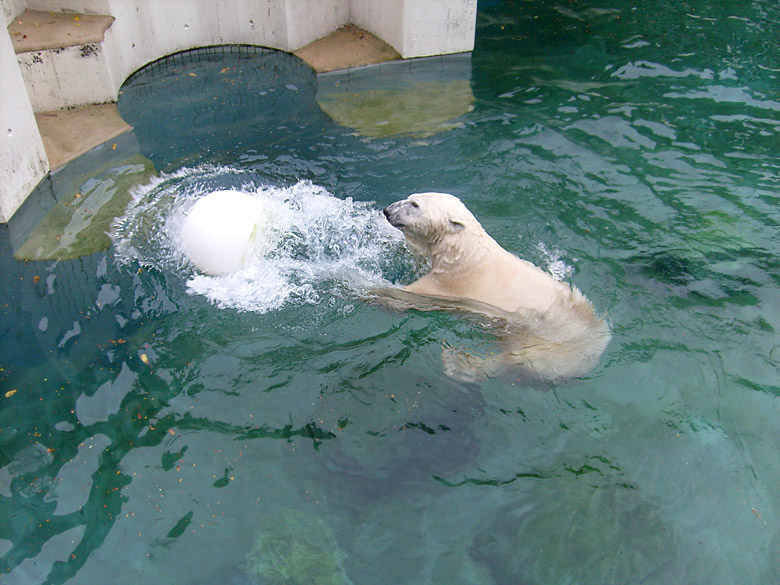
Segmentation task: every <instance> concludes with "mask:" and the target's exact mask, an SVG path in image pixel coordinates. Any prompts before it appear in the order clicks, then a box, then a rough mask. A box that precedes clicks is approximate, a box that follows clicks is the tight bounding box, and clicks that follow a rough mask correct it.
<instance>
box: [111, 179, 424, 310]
mask: <svg viewBox="0 0 780 585" xmlns="http://www.w3.org/2000/svg"><path fill="white" fill-rule="evenodd" d="M226 188H230V189H237V190H239V191H243V192H245V193H248V194H250V195H252V196H253V197H257V198H258V199H259V200H260V201H261V203H262V205H263V209H264V210H266V212H267V214H268V221H267V223H266V224H265V227H264V228H263V229H262V230H258V233H256V234H254V243H253V248H252V253H251V254H250V256H249V258H247V260H246V262H245V266H244V267H243V268H242V269H241V270H238V271H236V272H233V273H230V274H225V275H221V276H207V275H205V274H200V273H198V272H197V270H196V269H195V267H194V266H193V265H192V263H191V262H190V261H189V259H188V258H187V256H186V254H184V251H183V249H182V245H181V229H182V225H183V223H184V219H185V218H186V214H187V211H188V210H189V209H190V208H191V207H192V206H193V205H194V204H195V202H196V201H197V200H198V198H200V197H203V196H205V195H207V194H208V193H210V192H212V191H216V190H219V189H226ZM112 238H113V241H114V244H115V248H116V253H117V258H118V261H119V262H120V263H130V262H134V263H138V264H140V265H142V266H145V267H148V268H153V269H157V270H160V271H163V272H167V273H171V274H173V275H174V276H179V277H181V278H182V279H184V280H185V281H186V286H187V290H188V292H190V293H192V294H199V295H203V296H204V297H206V298H207V299H209V301H211V302H212V303H214V304H215V305H217V306H218V307H222V308H234V309H238V310H249V311H256V312H261V313H265V312H267V311H271V310H275V309H279V308H281V307H283V306H286V305H290V304H302V303H319V302H321V301H322V300H323V298H325V297H332V296H334V295H336V296H338V295H341V296H353V295H360V294H362V293H365V292H367V291H368V290H369V289H371V288H375V287H382V286H389V285H390V284H391V283H390V281H389V278H392V277H395V276H397V275H399V274H406V275H410V276H411V275H413V274H414V273H416V272H418V271H419V267H417V266H415V265H414V260H413V259H412V256H411V255H410V254H408V253H407V252H406V251H405V250H404V246H405V244H404V241H403V236H402V235H401V233H400V232H399V231H398V230H395V229H394V228H392V227H391V226H390V225H389V224H388V223H387V221H386V220H385V219H384V217H383V216H382V214H381V212H380V211H379V210H378V209H376V208H375V206H372V205H371V204H369V203H364V202H357V201H353V200H352V199H350V198H347V199H339V198H338V197H335V196H334V195H332V194H331V193H329V192H328V191H327V190H325V189H324V188H322V187H318V186H316V185H313V184H312V183H310V182H308V181H301V182H299V183H297V184H295V185H293V186H291V187H273V186H268V185H263V184H261V183H260V181H259V180H258V178H257V177H256V176H255V175H253V174H252V173H251V172H248V171H241V170H236V169H230V168H225V167H199V168H196V169H183V170H181V171H179V172H177V173H174V174H170V175H163V176H161V177H159V178H157V179H155V180H154V181H153V182H151V183H150V184H148V185H145V186H144V187H142V188H140V189H139V190H138V191H137V192H136V193H135V194H134V201H133V203H132V204H131V205H130V207H129V208H128V210H127V211H126V212H125V214H124V215H123V216H122V217H121V218H119V219H118V220H117V221H116V222H115V224H114V230H113V233H112Z"/></svg>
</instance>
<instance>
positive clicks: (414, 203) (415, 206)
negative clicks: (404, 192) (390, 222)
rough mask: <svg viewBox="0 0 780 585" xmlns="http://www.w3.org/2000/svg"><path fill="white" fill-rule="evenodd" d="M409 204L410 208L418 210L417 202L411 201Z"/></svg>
mask: <svg viewBox="0 0 780 585" xmlns="http://www.w3.org/2000/svg"><path fill="white" fill-rule="evenodd" d="M410 203H411V204H412V207H414V208H415V209H419V208H420V204H419V203H417V201H411V202H410Z"/></svg>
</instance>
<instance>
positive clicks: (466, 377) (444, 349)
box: [441, 341, 492, 382]
mask: <svg viewBox="0 0 780 585" xmlns="http://www.w3.org/2000/svg"><path fill="white" fill-rule="evenodd" d="M441 361H442V364H443V366H444V374H445V375H447V376H449V377H450V378H454V379H455V380H460V381H461V382H476V381H477V379H478V378H480V377H491V372H490V371H489V370H491V369H492V368H490V367H489V366H490V360H489V359H485V358H481V357H479V356H475V355H472V354H470V353H469V352H467V351H466V350H464V349H462V348H458V347H453V346H452V345H450V344H449V342H447V341H444V342H442V344H441Z"/></svg>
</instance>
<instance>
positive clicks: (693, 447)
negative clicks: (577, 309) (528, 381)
mask: <svg viewBox="0 0 780 585" xmlns="http://www.w3.org/2000/svg"><path fill="white" fill-rule="evenodd" d="M778 22H780V14H778V8H777V7H776V5H775V4H774V3H770V2H750V3H742V4H739V5H737V4H735V3H731V2H716V1H710V2H697V3H674V2H661V1H651V2H645V3H643V4H641V5H640V4H638V5H636V6H634V5H631V4H626V3H622V2H616V1H614V2H606V3H605V2H601V3H595V2H582V1H581V2H569V3H552V2H541V1H530V2H529V1H523V2H509V1H506V2H488V3H483V4H481V6H480V13H479V20H478V29H477V46H476V48H475V51H474V53H473V55H472V58H471V60H470V63H467V65H466V66H465V67H463V66H462V65H461V67H462V69H461V71H462V75H463V76H465V77H466V78H467V79H470V87H471V91H472V92H473V99H472V98H468V97H467V98H466V99H464V98H463V96H460V95H459V98H458V99H463V103H464V104H469V103H470V104H471V105H473V108H472V109H471V110H470V111H469V109H468V108H466V109H465V110H464V113H462V114H461V115H460V116H459V117H458V119H457V120H455V123H454V124H447V125H446V126H447V127H446V128H445V129H443V130H442V129H439V130H440V131H432V132H430V131H420V126H419V122H420V120H419V118H420V116H416V117H415V120H414V124H413V125H412V127H411V128H410V129H409V132H404V131H403V128H398V125H397V121H394V132H393V133H389V134H386V135H380V136H377V135H376V133H374V135H371V136H369V135H367V134H365V133H361V128H360V127H345V126H340V125H339V124H337V123H336V122H334V121H333V120H331V119H330V118H329V117H328V116H327V115H325V114H324V113H323V112H322V110H320V108H319V107H318V106H317V104H316V99H317V84H316V79H315V78H314V76H313V75H311V73H310V72H309V71H307V70H306V69H305V68H304V67H302V66H301V65H300V64H299V63H298V62H297V61H295V59H293V58H291V57H289V56H284V55H276V54H272V53H262V52H260V53H253V52H249V53H229V52H228V53H218V52H212V53H207V52H202V53H199V54H198V55H197V58H196V57H192V56H191V57H190V58H184V57H177V60H176V61H175V62H170V61H167V62H161V63H159V64H156V65H155V66H154V67H153V68H152V69H151V73H149V74H145V75H141V76H138V77H137V78H135V79H134V80H131V82H130V83H128V84H127V85H126V86H125V88H124V89H123V94H122V97H121V99H120V111H121V112H122V114H123V115H125V116H126V117H127V119H128V120H129V121H130V123H131V124H132V125H133V126H134V127H135V130H136V137H137V143H138V150H139V151H140V153H141V154H142V155H143V156H145V157H148V158H149V159H151V160H152V162H153V163H154V165H155V167H156V169H157V170H158V171H159V172H160V173H161V174H160V176H159V177H158V179H155V180H153V181H152V182H150V183H146V184H145V185H142V186H140V187H139V188H138V189H137V190H135V191H134V192H133V196H134V200H133V202H132V203H131V206H130V208H129V211H128V212H127V214H126V215H125V216H124V217H123V218H121V219H120V220H119V223H118V224H117V227H116V228H115V229H116V231H115V232H114V240H113V241H114V244H113V245H112V247H111V248H110V249H109V250H107V251H106V252H97V253H93V254H91V255H88V256H85V257H81V258H78V259H75V260H62V261H55V260H49V261H38V262H20V261H17V260H14V259H13V257H12V253H11V250H12V248H14V247H15V245H16V244H15V235H14V234H15V233H16V232H15V229H16V226H14V225H13V224H12V225H11V226H9V227H8V228H3V229H2V230H0V237H1V238H2V246H3V250H4V251H3V254H2V255H0V262H2V266H0V274H2V275H3V288H2V295H3V298H2V301H1V302H0V315H1V317H0V319H1V320H0V324H1V326H2V340H3V341H2V346H1V349H0V368H2V369H1V370H0V381H1V384H2V389H3V392H2V394H0V401H2V407H0V569H1V570H2V573H0V574H2V575H3V576H2V577H1V578H0V581H2V582H3V583H11V584H24V585H27V584H30V583H52V584H54V583H68V584H71V585H74V584H81V583H84V584H92V583H100V582H105V581H106V580H110V581H111V582H114V583H120V584H121V583H139V582H145V581H148V582H154V583H169V584H184V583H186V584H204V585H205V584H209V585H213V584H217V583H241V584H245V583H255V584H256V583H276V582H283V580H282V579H281V578H280V577H279V575H280V574H281V573H280V572H281V571H282V569H284V568H285V567H287V568H289V567H298V568H305V569H306V570H307V571H309V573H308V577H306V578H308V579H310V580H315V581H317V582H321V583H322V582H352V583H355V584H372V583H377V584H383V583H388V582H401V583H410V584H411V583H437V584H438V583H448V584H452V583H454V584H457V583H464V584H465V583H481V584H482V583H485V584H492V583H495V584H509V583H540V584H547V583H549V584H553V583H555V584H558V583H604V584H606V583H616V584H617V583H620V584H623V583H640V582H641V583H654V584H666V583H686V584H694V583H719V584H731V583H735V584H737V583H738V584H764V583H769V582H773V580H774V579H776V575H777V574H778V571H780V561H778V558H779V557H778V555H777V551H778V550H780V540H779V539H778V529H777V526H778V525H779V522H778V513H779V512H780V510H779V509H778V504H777V502H778V501H780V493H778V492H779V491H780V488H779V487H778V486H780V460H779V456H778V449H777V446H778V444H780V430H779V429H780V402H779V401H780V385H778V382H777V359H778V356H779V355H780V350H778V342H777V335H776V330H777V329H778V327H780V295H779V294H778V293H779V291H780V279H778V275H777V274H778V273H777V262H776V257H777V255H778V252H779V251H780V250H778V244H777V238H776V232H777V226H778V221H779V220H780V208H778V204H779V203H780V196H778V191H777V183H778V179H777V177H778V163H777V157H776V149H777V145H778V126H779V125H780V116H779V115H778V110H779V109H780V102H778V101H776V100H775V97H776V96H775V95H774V88H776V87H777V77H778V73H780V53H779V52H778V49H777V48H776V44H775V42H774V40H773V39H775V38H777V33H778V30H777V29H778V24H777V23H778ZM190 74H194V75H190ZM396 74H397V73H393V72H392V71H389V70H387V69H384V70H382V71H380V72H378V73H377V75H378V79H377V83H385V82H386V81H387V77H388V76H392V75H396ZM277 76H278V77H277ZM448 76H449V77H448V81H449V80H451V72H450V73H448ZM364 82H365V80H362V81H361V83H364ZM329 83H330V82H329ZM426 95H428V94H426ZM404 103H408V102H404ZM416 114H419V112H416ZM437 123H440V120H437ZM374 128H375V126H374ZM211 188H215V189H216V188H240V189H243V190H246V191H247V192H250V193H252V194H254V195H255V196H257V197H262V198H264V200H265V201H268V202H272V203H273V204H276V205H278V209H279V210H280V213H282V212H283V213H284V214H285V215H284V217H286V220H285V221H286V223H284V224H283V226H282V227H284V228H285V229H284V230H281V233H290V231H292V233H297V234H298V236H300V238H302V239H301V240H300V245H299V246H297V247H296V246H293V245H287V244H283V245H282V244H280V245H279V246H278V247H276V248H274V250H275V254H271V255H270V257H266V256H261V257H260V258H258V263H257V264H256V265H253V266H251V267H249V268H248V271H247V272H245V273H244V274H243V275H241V276H240V277H236V280H235V281H234V280H231V279H230V278H227V279H224V280H223V281H220V280H219V279H214V280H208V279H204V277H200V276H198V275H197V274H196V273H195V272H194V270H193V269H192V268H191V267H190V266H189V265H188V264H187V262H186V259H184V258H182V257H181V255H180V253H179V252H178V250H177V247H176V246H177V244H176V242H175V237H172V236H170V234H175V227H176V224H175V218H176V217H177V215H176V213H177V211H181V210H182V209H184V207H186V205H187V204H191V202H192V201H193V199H194V198H195V197H197V196H198V195H199V194H202V193H204V192H206V191H207V190H209V189H211ZM429 190H438V191H445V192H451V193H453V194H455V195H458V196H459V197H461V199H462V200H463V201H464V202H465V203H466V204H467V206H469V208H470V209H471V210H472V211H473V212H474V213H475V215H476V216H477V217H478V218H479V219H480V220H481V221H482V223H483V225H484V226H485V228H486V229H487V230H488V232H490V233H491V234H492V235H493V236H494V237H495V238H496V239H497V240H498V241H499V242H500V243H501V244H503V245H504V246H505V247H506V248H508V249H510V250H512V251H514V252H516V253H517V254H519V255H521V256H523V257H525V258H527V259H529V260H531V261H533V262H535V263H537V264H539V265H541V266H543V267H545V268H547V269H548V270H550V271H552V272H554V273H555V274H556V275H557V276H558V277H559V278H563V279H566V280H568V281H570V282H572V283H574V284H576V285H577V286H578V287H579V288H580V289H581V290H582V291H583V292H584V294H586V296H588V298H590V299H591V300H592V301H593V303H594V305H595V306H596V307H597V309H598V310H599V311H600V312H602V313H603V314H605V315H607V316H608V318H609V320H610V322H611V324H612V328H613V332H614V337H613V339H612V341H611V343H610V346H609V347H608V349H607V352H606V353H605V355H604V356H603V358H602V362H601V364H600V365H599V367H597V369H596V370H594V371H593V372H592V373H591V374H590V375H589V376H587V377H586V378H585V379H582V380H577V381H574V382H571V383H569V384H566V385H560V386H555V387H551V388H547V389H543V388H541V389H540V388H538V387H527V386H526V385H524V384H523V383H522V382H520V381H518V380H514V379H512V378H507V377H504V378H500V379H493V380H484V381H480V382H479V383H462V382H458V381H456V380H453V379H450V378H448V377H447V376H445V375H444V373H443V371H442V364H441V344H442V343H443V342H445V341H446V342H449V343H450V344H453V345H457V346H463V347H467V348H469V349H470V350H472V351H485V352H486V351H490V349H491V347H492V345H491V343H492V338H491V336H490V335H489V334H488V333H487V332H485V331H484V330H482V329H480V328H479V327H478V326H477V325H475V324H474V323H472V322H469V321H467V320H464V319H462V318H461V317H459V316H457V315H452V314H447V313H425V312H414V311H411V312H401V313H397V312H392V311H389V310H386V309H383V308H381V307H378V306H376V305H374V304H372V303H371V302H370V299H366V297H365V291H366V290H369V289H370V288H371V287H372V286H374V285H375V284H376V283H385V282H395V283H403V282H408V281H409V280H410V279H412V278H414V276H415V275H416V274H418V273H420V272H421V271H422V270H424V265H422V264H421V263H420V262H419V260H418V259H416V258H414V257H412V256H411V254H410V253H409V252H408V251H407V250H406V249H405V248H404V247H403V245H402V243H401V242H400V241H399V240H398V239H397V235H395V234H393V232H390V231H387V230H386V229H385V227H384V226H383V225H382V221H381V217H380V216H379V214H378V212H379V210H380V209H381V208H382V207H383V206H385V205H387V204H388V203H390V202H392V201H395V200H397V199H399V198H402V197H405V196H406V195H408V194H409V193H412V192H416V191H429ZM309 204H311V205H309ZM158 212H164V213H158ZM169 220H170V221H171V222H172V223H170V224H169V223H167V222H168V221H169ZM144 230H147V231H144ZM169 230H170V231H169ZM278 241H279V240H272V243H273V242H278ZM288 244H290V242H288ZM336 246H338V248H339V249H338V250H336ZM266 279H267V280H266ZM274 279H278V280H274ZM270 283H273V285H271V284H270ZM278 284H281V285H283V286H281V287H279V286H277V285H278ZM220 285H223V286H222V287H221V288H220ZM285 286H286V287H288V288H285ZM272 289H273V290H282V291H285V290H286V291H287V292H282V294H281V295H280V296H278V297H272V295H271V291H272ZM238 293H240V294H238ZM301 513H302V515H301ZM301 533H304V534H306V535H308V536H306V537H302V536H300V535H301ZM274 542H278V543H279V545H278V546H276V547H275V546H273V545H272V543H274ZM295 543H297V544H295ZM296 547H297V548H296ZM292 550H295V551H297V552H296V553H291V552H290V551H292ZM312 567H315V568H316V567H319V570H320V573H318V574H317V575H316V576H312V573H311V571H314V570H315V568H312ZM301 570H303V569H301ZM274 579H275V580H274ZM301 579H304V577H302V578H301ZM288 582H302V581H295V580H294V578H291V580H290V581H288Z"/></svg>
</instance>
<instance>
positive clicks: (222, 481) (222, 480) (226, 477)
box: [214, 467, 233, 488]
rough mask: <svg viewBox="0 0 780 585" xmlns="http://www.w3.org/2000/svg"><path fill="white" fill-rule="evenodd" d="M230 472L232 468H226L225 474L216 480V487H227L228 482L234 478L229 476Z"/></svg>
mask: <svg viewBox="0 0 780 585" xmlns="http://www.w3.org/2000/svg"><path fill="white" fill-rule="evenodd" d="M229 474H230V468H229V467H226V468H225V475H223V476H222V477H220V478H219V479H218V480H217V481H215V482H214V487H217V488H222V487H225V486H226V485H227V484H229V483H230V480H231V479H233V478H232V477H229Z"/></svg>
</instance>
